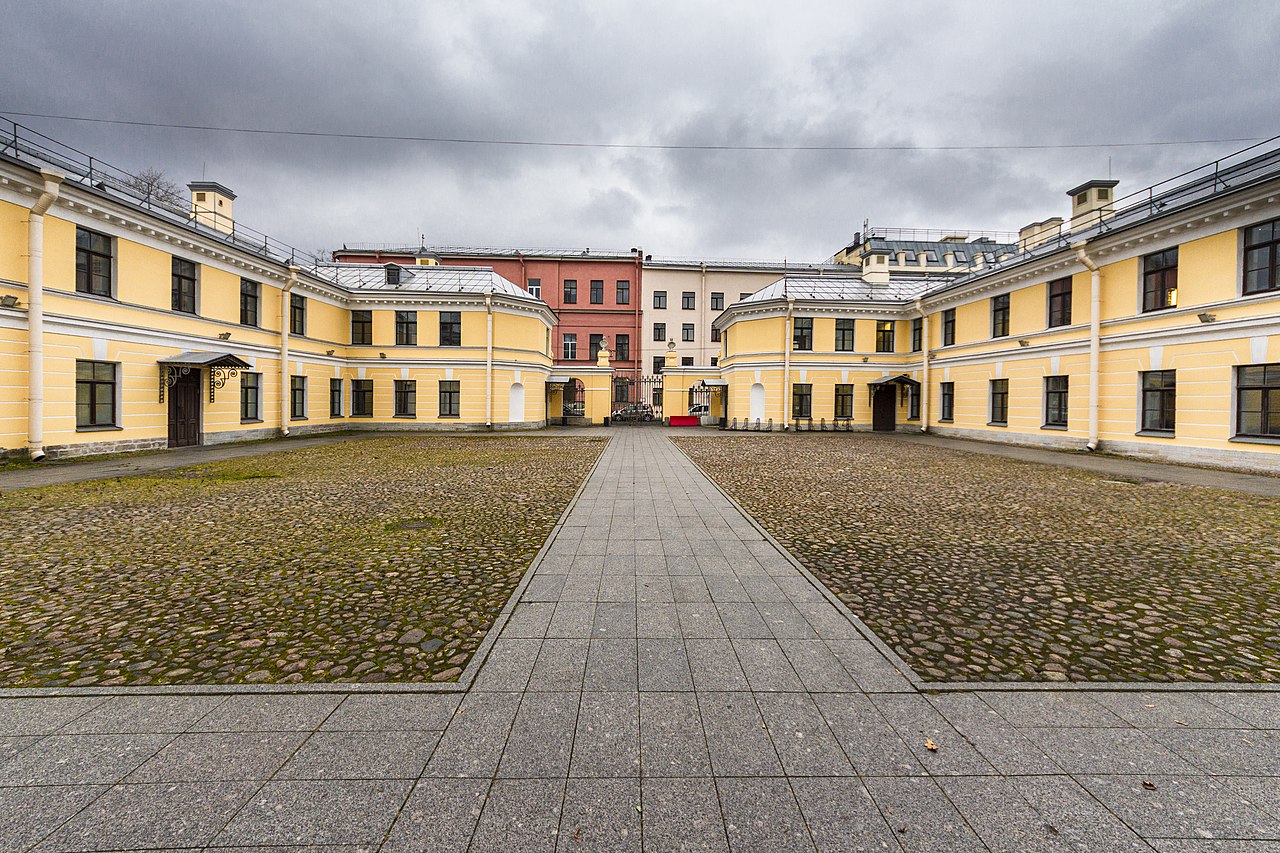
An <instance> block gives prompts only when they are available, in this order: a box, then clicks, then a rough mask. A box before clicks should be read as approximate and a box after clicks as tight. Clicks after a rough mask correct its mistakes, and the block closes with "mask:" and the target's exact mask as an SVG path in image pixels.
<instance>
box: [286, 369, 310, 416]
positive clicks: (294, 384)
mask: <svg viewBox="0 0 1280 853" xmlns="http://www.w3.org/2000/svg"><path fill="white" fill-rule="evenodd" d="M306 416H307V377H305V376H290V377H289V417H291V418H293V419H294V420H295V421H296V420H301V419H303V418H305V417H306Z"/></svg>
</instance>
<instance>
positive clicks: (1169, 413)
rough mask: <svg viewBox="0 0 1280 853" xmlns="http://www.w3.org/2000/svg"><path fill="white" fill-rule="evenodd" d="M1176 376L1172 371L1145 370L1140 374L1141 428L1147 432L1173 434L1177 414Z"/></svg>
mask: <svg viewBox="0 0 1280 853" xmlns="http://www.w3.org/2000/svg"><path fill="white" fill-rule="evenodd" d="M1177 391H1178V387H1177V375H1176V373H1175V371H1172V370H1147V371H1144V372H1143V374H1142V428H1143V430H1145V431H1149V432H1173V429H1174V422H1175V415H1176V413H1177V399H1176V398H1177Z"/></svg>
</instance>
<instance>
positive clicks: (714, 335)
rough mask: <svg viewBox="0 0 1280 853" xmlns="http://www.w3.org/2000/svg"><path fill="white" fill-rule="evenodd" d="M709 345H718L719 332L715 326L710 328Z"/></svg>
mask: <svg viewBox="0 0 1280 853" xmlns="http://www.w3.org/2000/svg"><path fill="white" fill-rule="evenodd" d="M711 343H713V344H718V343H720V330H719V329H717V328H716V327H715V326H712V327H711Z"/></svg>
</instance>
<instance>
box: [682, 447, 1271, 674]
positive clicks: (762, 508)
mask: <svg viewBox="0 0 1280 853" xmlns="http://www.w3.org/2000/svg"><path fill="white" fill-rule="evenodd" d="M675 441H676V443H677V444H678V445H679V446H680V448H681V449H682V450H683V451H685V453H687V454H688V455H689V456H690V457H691V458H692V459H693V460H694V462H696V463H697V464H698V465H699V466H700V467H702V469H703V470H704V471H706V472H707V473H708V474H709V475H710V476H712V477H713V478H714V479H715V480H716V481H717V482H718V483H720V484H721V485H722V486H723V487H724V488H725V489H726V490H727V491H728V492H729V493H730V494H731V495H733V497H734V498H735V499H737V500H738V501H739V502H740V503H741V504H742V505H743V506H744V507H745V508H746V509H747V510H748V511H749V512H751V513H752V515H754V516H755V518H756V519H757V520H758V521H759V522H760V523H761V524H763V525H764V526H765V527H766V528H767V529H768V530H769V531H770V532H771V533H772V534H773V535H774V536H775V537H776V538H777V539H778V540H779V541H780V542H781V543H782V544H783V545H784V546H786V547H787V549H788V550H790V551H791V553H792V554H794V555H795V556H796V558H797V559H799V560H800V561H801V562H802V563H803V564H804V565H805V566H806V567H807V568H808V569H809V570H810V571H812V572H813V573H814V574H815V575H816V576H817V577H818V578H819V579H821V580H822V582H823V583H824V584H826V585H827V586H828V587H829V588H830V589H831V590H832V591H833V592H835V593H836V595H838V596H839V597H840V598H841V600H843V601H844V602H845V604H846V605H848V607H849V609H850V610H852V611H853V612H854V613H856V614H857V615H858V616H859V617H860V618H862V619H863V621H865V622H866V623H867V624H868V625H869V626H870V627H871V628H872V629H873V630H874V631H876V632H877V634H879V636H880V637H881V638H882V639H884V640H885V642H887V643H888V644H889V645H890V646H892V647H893V648H894V650H895V651H897V652H898V653H899V654H900V655H902V657H903V658H904V659H905V660H906V661H907V662H908V663H910V664H911V666H912V667H913V668H914V669H915V670H916V672H917V673H918V674H919V675H920V676H921V677H922V678H925V679H929V680H947V681H974V680H978V681H982V680H1037V681H1062V680H1072V681H1085V680H1093V681H1165V682H1175V681H1245V682H1275V681H1280V499H1276V498H1268V497H1261V496H1256V495H1249V494H1242V493H1238V492H1229V491H1220V490H1215V489H1208V488H1201V487H1194V486H1183V485H1176V484H1170V483H1161V482H1140V483H1132V482H1124V481H1119V480H1117V479H1116V478H1108V477H1107V476H1105V475H1097V474H1092V473H1087V472H1081V471H1075V470H1071V469H1066V468H1061V467H1057V466H1052V465H1039V464H1032V463H1023V462H1015V461H1010V460H1006V459H1000V458H996V457H992V456H988V455H983V454H976V453H963V452H957V451H954V450H946V449H941V448H933V447H927V446H922V445H917V444H907V443H905V442H898V441H894V440H892V439H885V438H880V437H875V436H859V435H848V436H803V435H787V436H763V437H757V436H753V437H741V436H739V437H727V436H726V437H715V438H711V437H708V438H701V437H698V438H679V439H676V440H675Z"/></svg>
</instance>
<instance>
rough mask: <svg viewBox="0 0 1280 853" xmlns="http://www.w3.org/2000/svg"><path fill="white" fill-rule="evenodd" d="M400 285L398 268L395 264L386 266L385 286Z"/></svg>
mask: <svg viewBox="0 0 1280 853" xmlns="http://www.w3.org/2000/svg"><path fill="white" fill-rule="evenodd" d="M399 286H400V268H399V267H397V266H388V267H387V287H399Z"/></svg>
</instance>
